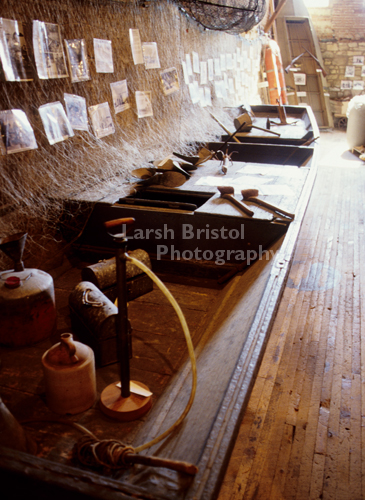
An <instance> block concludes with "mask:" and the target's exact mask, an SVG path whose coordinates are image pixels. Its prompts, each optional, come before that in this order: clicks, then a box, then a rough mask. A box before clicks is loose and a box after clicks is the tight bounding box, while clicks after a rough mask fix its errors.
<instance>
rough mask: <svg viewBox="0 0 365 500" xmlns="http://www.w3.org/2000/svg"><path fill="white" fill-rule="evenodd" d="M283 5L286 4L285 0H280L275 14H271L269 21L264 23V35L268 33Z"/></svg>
mask: <svg viewBox="0 0 365 500" xmlns="http://www.w3.org/2000/svg"><path fill="white" fill-rule="evenodd" d="M285 4H286V0H281V1H280V2H279V5H278V6H277V8H276V10H275V12H274V13H273V15H272V16H271V17H270V19H269V20H268V21H267V23H266V26H265V29H264V31H265V33H267V32H268V31H269V29H270V28H271V26H272V25H273V23H274V22H275V20H276V18H277V17H278V15H279V14H280V12H281V10H282V9H283V7H284V5H285Z"/></svg>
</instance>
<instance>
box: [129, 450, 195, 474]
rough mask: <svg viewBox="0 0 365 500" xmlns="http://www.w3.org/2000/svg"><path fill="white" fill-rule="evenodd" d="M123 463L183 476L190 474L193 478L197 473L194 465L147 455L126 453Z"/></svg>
mask: <svg viewBox="0 0 365 500" xmlns="http://www.w3.org/2000/svg"><path fill="white" fill-rule="evenodd" d="M125 461H126V462H127V463H128V462H129V463H131V464H142V465H150V466H152V467H165V468H166V469H170V470H176V471H178V472H184V473H185V474H190V475H191V476H194V475H195V474H196V473H197V472H198V467H197V466H196V465H194V464H189V463H188V462H180V461H176V460H169V459H166V458H159V457H153V456H148V455H138V454H132V453H127V454H126V456H125Z"/></svg>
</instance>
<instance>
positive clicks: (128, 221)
mask: <svg viewBox="0 0 365 500" xmlns="http://www.w3.org/2000/svg"><path fill="white" fill-rule="evenodd" d="M134 222H135V219H134V218H133V217H125V218H124V219H113V220H109V221H106V222H104V227H105V228H106V229H113V230H119V229H123V226H131V225H132V224H134Z"/></svg>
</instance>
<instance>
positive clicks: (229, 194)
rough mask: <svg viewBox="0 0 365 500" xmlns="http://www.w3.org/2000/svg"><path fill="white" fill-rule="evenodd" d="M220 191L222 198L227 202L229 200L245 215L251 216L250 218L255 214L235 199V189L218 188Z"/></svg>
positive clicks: (227, 187)
mask: <svg viewBox="0 0 365 500" xmlns="http://www.w3.org/2000/svg"><path fill="white" fill-rule="evenodd" d="M218 191H219V192H220V194H221V198H224V199H225V200H229V201H230V202H231V203H233V204H234V205H236V207H238V208H239V209H240V210H241V211H242V212H243V213H245V214H246V215H249V216H250V217H252V216H253V212H252V211H251V210H250V209H249V208H247V207H246V205H244V204H243V203H242V202H241V201H239V200H237V199H236V198H235V197H234V188H233V187H231V186H218Z"/></svg>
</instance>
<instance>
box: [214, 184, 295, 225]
mask: <svg viewBox="0 0 365 500" xmlns="http://www.w3.org/2000/svg"><path fill="white" fill-rule="evenodd" d="M218 189H219V188H218ZM241 193H242V199H243V200H246V201H251V202H252V203H256V204H257V205H260V206H261V207H265V208H268V209H270V210H272V211H273V212H276V213H277V214H279V215H284V216H285V217H288V218H289V219H294V217H295V215H294V214H291V213H289V212H285V210H282V209H281V208H278V207H275V206H274V205H270V203H267V202H266V201H263V200H260V199H259V198H257V196H258V195H259V191H258V189H254V188H252V189H242V191H241Z"/></svg>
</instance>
